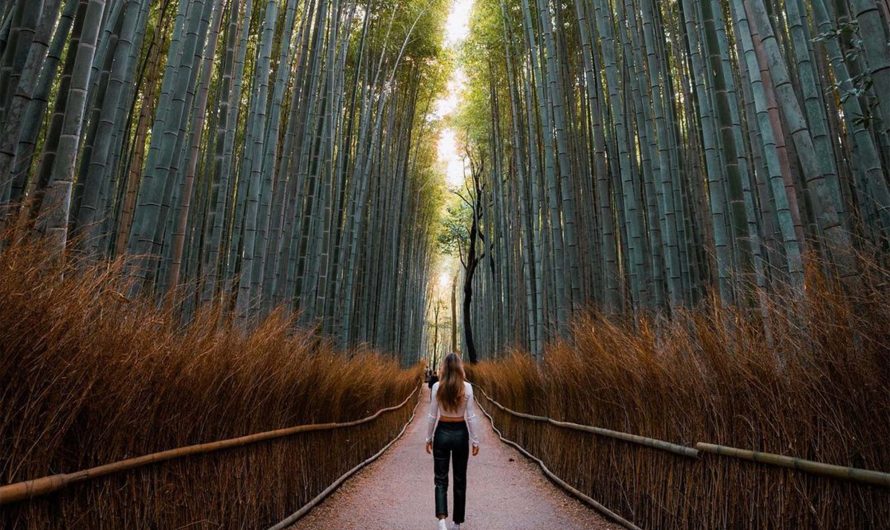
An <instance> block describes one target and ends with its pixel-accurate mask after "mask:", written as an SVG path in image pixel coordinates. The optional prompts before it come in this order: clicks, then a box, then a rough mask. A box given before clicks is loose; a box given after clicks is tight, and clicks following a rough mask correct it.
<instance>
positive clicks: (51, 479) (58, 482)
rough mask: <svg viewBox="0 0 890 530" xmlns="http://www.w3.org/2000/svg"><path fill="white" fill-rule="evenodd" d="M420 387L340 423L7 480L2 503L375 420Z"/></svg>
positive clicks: (0, 490) (1, 490)
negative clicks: (162, 464) (149, 467)
mask: <svg viewBox="0 0 890 530" xmlns="http://www.w3.org/2000/svg"><path fill="white" fill-rule="evenodd" d="M418 388H420V387H416V388H415V389H414V390H413V391H412V392H411V394H409V395H408V397H406V398H405V400H404V401H402V402H401V403H399V404H398V405H394V406H392V407H386V408H382V409H380V410H378V411H377V412H375V413H374V414H372V415H370V416H367V417H365V418H361V419H358V420H352V421H347V422H339V423H337V422H332V423H315V424H308V425H297V426H294V427H287V428H284V429H275V430H272V431H265V432H260V433H255V434H249V435H246V436H239V437H237V438H229V439H226V440H219V441H215V442H208V443H202V444H195V445H187V446H184V447H178V448H176V449H168V450H166V451H160V452H157V453H150V454H147V455H143V456H138V457H134V458H127V459H125V460H119V461H117V462H112V463H109V464H104V465H101V466H96V467H91V468H89V469H83V470H80V471H75V472H73V473H60V474H57V475H50V476H46V477H41V478H36V479H32V480H26V481H22V482H16V483H13V484H7V485H5V486H0V506H3V505H5V504H10V503H14V502H19V501H23V500H28V499H33V498H34V497H39V496H42V495H47V494H49V493H53V492H55V491H59V490H61V489H63V488H65V487H67V486H70V485H72V484H76V483H79V482H85V481H88V480H93V479H96V478H99V477H104V476H108V475H113V474H116V473H121V472H123V471H128V470H131V469H136V468H140V467H144V466H147V465H150V464H157V463H160V462H166V461H169V460H174V459H179V458H184V457H187V456H193V455H203V454H208V453H213V452H217V451H222V450H224V449H232V448H235V447H243V446H246V445H251V444H256V443H259V442H264V441H268V440H275V439H278V438H284V437H288V436H293V435H296V434H301V433H307V432H314V431H328V430H334V429H343V428H347V427H354V426H356V425H361V424H363V423H368V422H371V421H374V420H375V419H377V418H378V417H380V416H381V415H382V414H385V413H387V412H393V411H396V410H399V409H401V408H402V407H404V406H405V405H406V404H407V403H408V401H410V400H411V398H412V397H413V396H414V395H415V394H416V393H417V390H418Z"/></svg>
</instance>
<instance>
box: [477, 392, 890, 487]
mask: <svg viewBox="0 0 890 530" xmlns="http://www.w3.org/2000/svg"><path fill="white" fill-rule="evenodd" d="M477 388H479V391H480V392H482V395H483V396H485V399H487V400H488V401H490V402H491V403H492V404H493V405H494V406H496V407H497V408H499V409H501V410H502V411H504V412H506V413H507V414H510V415H511V416H515V417H518V418H524V419H527V420H532V421H537V422H543V423H549V424H551V425H555V426H557V427H561V428H564V429H572V430H576V431H583V432H589V433H593V434H597V435H600V436H606V437H609V438H615V439H618V440H623V441H626V442H629V443H634V444H638V445H643V446H646V447H651V448H653V449H659V450H661V451H667V452H670V453H673V454H677V455H681V456H686V457H690V458H698V457H699V453H700V452H706V453H709V454H714V455H718V456H723V457H729V458H737V459H741V460H748V461H751V462H756V463H759V464H768V465H772V466H780V467H786V468H790V469H796V470H798V471H803V472H805V473H811V474H814V475H822V476H826V477H831V478H835V479H841V480H849V481H853V482H859V483H863V484H870V485H874V486H883V487H887V488H890V473H885V472H882V471H873V470H869V469H860V468H856V467H847V466H838V465H834V464H826V463H824V462H816V461H813V460H804V459H802V458H795V457H791V456H785V455H779V454H775V453H764V452H759V451H750V450H747V449H739V448H737V447H729V446H726V445H717V444H710V443H705V442H698V443H696V444H695V447H694V448H693V447H687V446H684V445H678V444H674V443H671V442H666V441H664V440H658V439H655V438H647V437H645V436H639V435H636V434H630V433H625V432H621V431H613V430H610V429H603V428H601V427H593V426H590V425H580V424H577V423H572V422H567V421H559V420H554V419H552V418H548V417H545V416H536V415H534V414H526V413H524V412H517V411H515V410H512V409H510V408H508V407H505V406H504V405H502V404H500V403H498V402H497V401H496V400H495V399H493V398H492V397H491V396H489V395H488V393H487V392H485V390H484V389H483V388H481V387H477ZM486 415H488V414H487V413H486ZM489 419H491V416H489ZM511 445H516V444H511ZM523 452H525V451H524V450H523ZM532 458H533V457H532ZM535 460H537V459H535Z"/></svg>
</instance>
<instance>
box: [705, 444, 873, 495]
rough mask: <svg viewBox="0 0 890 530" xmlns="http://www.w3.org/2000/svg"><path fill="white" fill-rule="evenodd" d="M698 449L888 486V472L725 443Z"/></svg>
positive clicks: (817, 473)
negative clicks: (827, 462) (826, 462)
mask: <svg viewBox="0 0 890 530" xmlns="http://www.w3.org/2000/svg"><path fill="white" fill-rule="evenodd" d="M695 447H697V448H698V450H699V451H704V452H707V453H712V454H715V455H720V456H728V457H732V458H740V459H742V460H750V461H752V462H758V463H760V464H769V465H772V466H780V467H787V468H791V469H797V470H799V471H805V472H807V473H812V474H814V475H823V476H826V477H831V478H837V479H841V480H852V481H854V482H864V483H866V484H873V485H875V486H884V487H890V473H883V472H881V471H871V470H868V469H860V468H856V467H845V466H837V465H834V464H824V463H822V462H815V461H813V460H804V459H802V458H794V457H791V456H784V455H777V454H775V453H763V452H760V451H749V450H747V449H739V448H737V447H729V446H726V445H717V444H709V443H704V442H699V443H697V444H695Z"/></svg>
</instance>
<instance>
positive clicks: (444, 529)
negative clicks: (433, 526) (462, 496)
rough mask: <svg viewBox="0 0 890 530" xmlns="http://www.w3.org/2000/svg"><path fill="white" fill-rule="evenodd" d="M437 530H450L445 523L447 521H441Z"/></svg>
mask: <svg viewBox="0 0 890 530" xmlns="http://www.w3.org/2000/svg"><path fill="white" fill-rule="evenodd" d="M437 530H448V523H446V522H445V519H439V527H438V529H437Z"/></svg>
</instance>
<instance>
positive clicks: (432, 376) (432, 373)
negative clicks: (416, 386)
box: [427, 370, 439, 401]
mask: <svg viewBox="0 0 890 530" xmlns="http://www.w3.org/2000/svg"><path fill="white" fill-rule="evenodd" d="M438 381H439V376H438V375H436V372H435V370H430V376H429V379H427V384H428V385H429V386H430V401H432V400H433V386H434V385H435V384H436V382H438Z"/></svg>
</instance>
